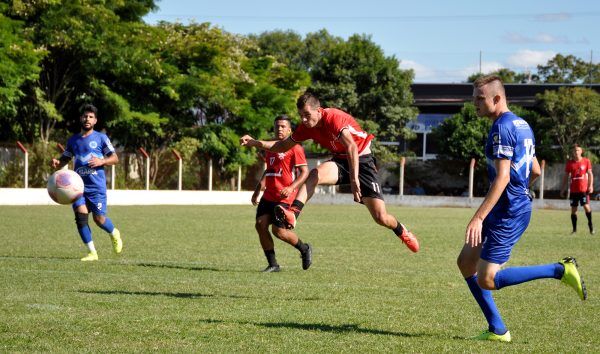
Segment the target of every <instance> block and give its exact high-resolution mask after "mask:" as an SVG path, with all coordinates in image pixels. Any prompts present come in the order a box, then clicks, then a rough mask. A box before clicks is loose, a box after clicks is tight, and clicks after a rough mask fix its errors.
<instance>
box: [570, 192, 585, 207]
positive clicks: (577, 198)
mask: <svg viewBox="0 0 600 354" xmlns="http://www.w3.org/2000/svg"><path fill="white" fill-rule="evenodd" d="M570 199H571V206H572V207H577V204H579V205H581V206H584V205H586V204H590V195H589V194H587V193H571V196H570Z"/></svg>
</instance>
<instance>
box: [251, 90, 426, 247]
mask: <svg viewBox="0 0 600 354" xmlns="http://www.w3.org/2000/svg"><path fill="white" fill-rule="evenodd" d="M296 107H297V108H298V113H299V114H300V117H301V118H302V125H300V126H299V127H298V128H297V129H296V130H295V131H294V133H293V134H292V135H291V136H290V137H288V138H287V139H285V140H278V141H262V140H255V139H254V138H252V137H251V136H249V135H245V136H243V137H242V138H241V139H240V144H241V145H242V146H248V147H258V148H261V149H264V150H268V151H273V152H283V151H288V150H290V149H291V148H293V147H294V146H296V145H297V144H300V143H301V142H302V141H305V140H308V139H312V140H314V141H315V142H317V143H318V144H319V145H321V146H322V147H323V148H325V149H327V150H329V151H330V152H331V153H332V154H333V158H332V159H331V160H329V161H326V162H325V163H323V164H321V165H319V166H318V167H317V168H315V169H313V170H311V171H310V174H309V176H308V179H307V180H306V183H304V185H303V186H302V187H301V188H300V190H299V191H298V195H297V196H296V199H295V200H294V201H293V203H292V206H291V207H290V208H282V207H277V208H276V214H277V215H276V216H277V217H278V218H279V219H280V220H283V221H284V222H285V224H286V227H288V228H290V229H292V228H294V227H295V224H296V219H297V218H298V216H299V215H300V211H301V210H302V208H303V207H304V203H306V202H307V201H308V199H310V198H311V197H312V195H313V194H314V192H315V188H316V187H317V185H336V184H350V188H351V189H352V194H353V196H354V201H356V202H359V203H362V204H364V205H365V206H366V207H367V209H368V210H369V212H370V213H371V216H372V217H373V220H375V222H377V223H378V224H379V225H382V226H385V227H387V228H388V229H391V230H393V231H394V233H395V234H396V235H397V236H398V237H399V238H400V239H401V240H402V242H404V243H405V244H406V246H407V247H408V248H409V249H410V250H411V251H413V252H417V251H418V250H419V242H418V240H417V238H416V237H415V236H414V235H413V234H412V233H411V232H410V231H408V229H407V228H406V227H404V225H402V224H401V223H400V222H398V221H397V220H396V218H395V217H394V216H392V215H391V214H388V213H387V211H386V208H385V202H384V201H383V196H382V194H381V187H380V185H379V181H378V179H377V167H376V166H375V158H374V157H373V155H372V154H371V140H372V139H373V135H372V134H368V133H367V132H365V131H363V130H362V128H361V127H360V126H359V125H358V123H357V122H356V120H354V118H353V117H352V116H351V115H349V114H348V113H346V112H343V111H341V110H339V109H335V108H322V107H321V103H320V102H319V99H318V98H317V97H316V96H314V95H313V94H311V93H309V92H306V93H304V94H303V95H302V96H300V98H298V101H297V102H296Z"/></svg>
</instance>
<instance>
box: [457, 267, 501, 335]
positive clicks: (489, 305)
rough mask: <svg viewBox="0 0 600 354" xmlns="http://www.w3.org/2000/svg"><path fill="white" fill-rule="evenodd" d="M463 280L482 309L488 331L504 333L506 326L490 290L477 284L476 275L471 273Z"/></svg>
mask: <svg viewBox="0 0 600 354" xmlns="http://www.w3.org/2000/svg"><path fill="white" fill-rule="evenodd" d="M465 280H466V282H467V285H468V286H469V290H471V294H473V297H474V298H475V300H476V301H477V304H479V307H480V308H481V311H483V315H484V316H485V319H486V320H487V322H488V326H489V328H488V329H489V331H490V332H494V333H496V334H504V333H506V326H505V325H504V322H503V321H502V317H501V316H500V312H498V308H497V307H496V303H495V302H494V298H493V297H492V292H491V291H490V290H485V289H482V288H481V287H480V286H479V284H477V275H472V276H470V277H468V278H466V279H465Z"/></svg>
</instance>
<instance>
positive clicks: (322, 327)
mask: <svg viewBox="0 0 600 354" xmlns="http://www.w3.org/2000/svg"><path fill="white" fill-rule="evenodd" d="M200 322H205V323H223V322H225V321H220V320H212V319H208V320H200ZM236 323H238V324H249V325H254V326H262V327H267V328H291V329H301V330H304V331H319V332H330V333H339V334H348V333H361V334H374V335H383V336H397V337H427V336H431V335H430V334H427V333H405V332H393V331H384V330H380V329H370V328H362V327H359V326H358V325H355V324H347V325H340V326H332V325H328V324H323V323H296V322H236Z"/></svg>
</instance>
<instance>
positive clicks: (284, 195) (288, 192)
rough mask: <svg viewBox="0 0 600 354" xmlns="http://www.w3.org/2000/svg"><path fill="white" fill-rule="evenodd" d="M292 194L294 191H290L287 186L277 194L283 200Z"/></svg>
mask: <svg viewBox="0 0 600 354" xmlns="http://www.w3.org/2000/svg"><path fill="white" fill-rule="evenodd" d="M293 192H294V189H292V188H291V187H290V186H287V187H285V188H283V189H282V190H281V192H279V194H280V195H281V196H282V197H283V198H287V197H289V196H290V195H291V194H292V193H293Z"/></svg>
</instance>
